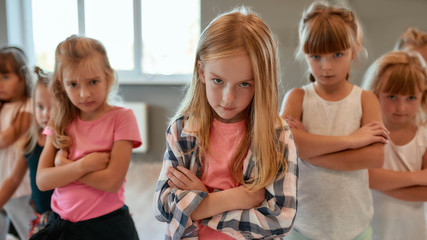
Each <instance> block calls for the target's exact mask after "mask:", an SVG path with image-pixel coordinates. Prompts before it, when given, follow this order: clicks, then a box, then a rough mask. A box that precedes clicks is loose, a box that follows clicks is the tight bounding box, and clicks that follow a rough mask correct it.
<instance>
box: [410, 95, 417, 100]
mask: <svg viewBox="0 0 427 240" xmlns="http://www.w3.org/2000/svg"><path fill="white" fill-rule="evenodd" d="M408 100H410V101H414V100H417V97H415V96H409V97H408Z"/></svg>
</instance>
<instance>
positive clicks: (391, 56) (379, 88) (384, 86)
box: [363, 51, 427, 124]
mask: <svg viewBox="0 0 427 240" xmlns="http://www.w3.org/2000/svg"><path fill="white" fill-rule="evenodd" d="M388 70H390V71H391V72H390V75H389V78H388V79H387V80H386V81H381V80H382V78H381V77H382V76H383V74H384V73H385V72H386V71H388ZM426 87H427V67H426V65H425V63H424V61H423V60H422V58H421V56H420V54H419V53H417V52H406V51H393V52H389V53H386V54H385V55H383V56H381V57H380V58H378V59H377V60H376V61H375V62H374V63H372V65H371V66H370V67H369V68H368V70H367V71H366V74H365V77H364V79H363V88H365V89H368V90H370V91H372V92H373V93H375V95H377V96H378V95H379V93H380V92H385V93H390V94H400V95H414V94H415V93H416V92H417V91H421V92H422V93H423V94H422V99H421V105H420V109H419V111H418V113H417V116H416V119H415V121H416V124H424V123H425V122H426V119H427V118H426V117H427V94H426V93H427V92H426Z"/></svg>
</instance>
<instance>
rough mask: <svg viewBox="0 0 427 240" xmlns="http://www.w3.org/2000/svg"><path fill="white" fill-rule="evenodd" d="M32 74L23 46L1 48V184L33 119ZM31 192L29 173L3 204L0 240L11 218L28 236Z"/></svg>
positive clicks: (16, 159)
mask: <svg viewBox="0 0 427 240" xmlns="http://www.w3.org/2000/svg"><path fill="white" fill-rule="evenodd" d="M32 82H33V81H32V75H31V70H30V69H29V67H28V62H27V58H26V56H25V53H24V51H23V50H22V49H20V48H18V47H13V46H8V47H3V48H1V49H0V183H2V184H3V183H4V182H5V181H8V178H9V177H10V175H11V174H12V172H13V171H14V168H15V166H16V165H17V164H19V159H21V158H22V157H23V155H22V154H23V152H22V145H23V143H22V142H23V141H25V138H24V137H23V136H24V134H25V133H26V132H27V131H28V129H29V128H30V126H31V122H32V117H33V116H32V114H31V110H30V96H31V90H32ZM30 194H31V187H30V181H29V178H28V174H26V173H24V178H23V180H22V181H20V184H19V186H18V188H17V189H16V191H15V192H14V193H13V194H12V195H11V197H10V198H8V201H7V202H6V203H4V204H5V205H4V206H3V209H4V210H5V211H6V213H7V216H6V215H5V214H4V213H0V240H4V239H6V234H7V232H8V229H9V219H10V220H11V221H12V223H13V225H14V226H15V229H16V231H17V233H18V235H19V237H20V238H21V239H27V238H28V232H29V231H30V222H31V220H32V219H34V213H33V210H32V208H31V206H30V204H29V201H30Z"/></svg>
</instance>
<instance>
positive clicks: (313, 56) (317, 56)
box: [310, 55, 320, 60]
mask: <svg viewBox="0 0 427 240" xmlns="http://www.w3.org/2000/svg"><path fill="white" fill-rule="evenodd" d="M310 57H311V58H312V59H314V60H319V59H320V55H311V56H310Z"/></svg>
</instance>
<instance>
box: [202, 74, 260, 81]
mask: <svg viewBox="0 0 427 240" xmlns="http://www.w3.org/2000/svg"><path fill="white" fill-rule="evenodd" d="M209 73H210V74H211V75H213V76H214V77H216V78H219V79H224V78H223V77H221V76H219V75H218V74H216V73H213V72H209ZM254 81H255V79H253V78H251V79H247V80H242V81H239V82H254Z"/></svg>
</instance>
